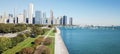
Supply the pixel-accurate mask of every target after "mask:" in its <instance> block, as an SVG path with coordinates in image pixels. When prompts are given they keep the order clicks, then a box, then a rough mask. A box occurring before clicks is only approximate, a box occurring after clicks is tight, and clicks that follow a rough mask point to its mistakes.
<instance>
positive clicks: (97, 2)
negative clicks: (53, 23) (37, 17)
mask: <svg viewBox="0 0 120 54" xmlns="http://www.w3.org/2000/svg"><path fill="white" fill-rule="evenodd" d="M29 3H33V4H34V11H35V10H40V11H42V12H46V13H47V17H49V14H50V13H49V12H50V9H52V10H53V12H54V17H58V16H63V15H67V16H68V18H69V17H73V20H74V24H93V25H120V0H0V14H2V13H3V12H4V11H6V12H8V13H13V10H14V8H15V7H16V8H17V9H18V10H17V12H18V13H22V12H23V10H24V9H27V8H28V4H29Z"/></svg>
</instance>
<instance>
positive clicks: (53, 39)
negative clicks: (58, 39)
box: [48, 31, 55, 54]
mask: <svg viewBox="0 0 120 54" xmlns="http://www.w3.org/2000/svg"><path fill="white" fill-rule="evenodd" d="M48 37H51V38H52V43H51V44H50V45H49V46H48V47H49V48H50V50H51V53H50V54H54V45H55V33H54V32H53V31H52V32H51V33H50V34H49V36H48Z"/></svg>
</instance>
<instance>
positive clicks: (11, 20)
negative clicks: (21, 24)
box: [8, 14, 14, 23]
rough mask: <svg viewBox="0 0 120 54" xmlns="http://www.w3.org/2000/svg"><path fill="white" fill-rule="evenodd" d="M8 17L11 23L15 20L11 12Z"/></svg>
mask: <svg viewBox="0 0 120 54" xmlns="http://www.w3.org/2000/svg"><path fill="white" fill-rule="evenodd" d="M8 18H9V23H14V22H13V20H14V19H13V15H12V14H9V16H8Z"/></svg>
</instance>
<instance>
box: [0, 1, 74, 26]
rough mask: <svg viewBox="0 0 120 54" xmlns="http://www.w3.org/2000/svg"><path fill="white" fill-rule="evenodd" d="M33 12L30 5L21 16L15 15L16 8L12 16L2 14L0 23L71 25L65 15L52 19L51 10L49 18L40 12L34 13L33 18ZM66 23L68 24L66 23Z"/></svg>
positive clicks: (71, 22) (70, 21) (70, 19)
mask: <svg viewBox="0 0 120 54" xmlns="http://www.w3.org/2000/svg"><path fill="white" fill-rule="evenodd" d="M33 10H34V5H33V4H32V3H30V4H29V7H28V9H27V10H24V11H23V13H22V14H16V8H15V9H14V14H7V13H6V12H4V14H3V15H1V16H0V23H14V24H18V23H20V24H43V25H53V24H55V25H73V18H72V17H70V18H69V21H68V19H67V16H65V15H64V16H60V17H57V18H54V15H53V11H52V10H50V17H46V13H45V12H43V13H42V12H41V11H35V16H33V15H34V14H33V13H34V12H33ZM67 21H68V22H69V23H67Z"/></svg>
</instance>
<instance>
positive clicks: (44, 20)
mask: <svg viewBox="0 0 120 54" xmlns="http://www.w3.org/2000/svg"><path fill="white" fill-rule="evenodd" d="M46 20H47V18H46V13H45V12H43V15H42V24H47V23H46Z"/></svg>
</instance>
